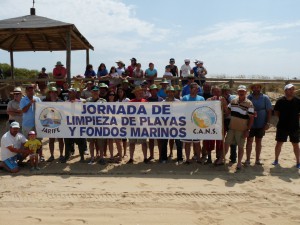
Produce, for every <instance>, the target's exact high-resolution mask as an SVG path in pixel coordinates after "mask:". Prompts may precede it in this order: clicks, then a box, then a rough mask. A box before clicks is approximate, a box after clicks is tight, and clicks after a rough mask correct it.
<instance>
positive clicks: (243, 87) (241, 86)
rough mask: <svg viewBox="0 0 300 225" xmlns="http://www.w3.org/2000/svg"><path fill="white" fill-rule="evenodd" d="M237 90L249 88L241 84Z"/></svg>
mask: <svg viewBox="0 0 300 225" xmlns="http://www.w3.org/2000/svg"><path fill="white" fill-rule="evenodd" d="M237 90H238V91H247V88H246V86H245V85H239V86H238V89H237Z"/></svg>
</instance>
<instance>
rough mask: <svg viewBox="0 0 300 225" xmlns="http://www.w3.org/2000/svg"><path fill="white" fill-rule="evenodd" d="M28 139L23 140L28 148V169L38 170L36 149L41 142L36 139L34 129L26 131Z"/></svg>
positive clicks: (39, 146)
mask: <svg viewBox="0 0 300 225" xmlns="http://www.w3.org/2000/svg"><path fill="white" fill-rule="evenodd" d="M28 139H29V140H28V141H26V142H25V144H24V147H25V148H26V149H29V150H30V154H29V157H30V164H31V169H30V171H34V170H35V169H36V170H40V168H39V167H38V162H39V160H38V152H37V151H38V150H39V149H40V148H41V147H42V143H41V142H40V141H39V140H38V139H36V135H35V132H34V131H29V133H28Z"/></svg>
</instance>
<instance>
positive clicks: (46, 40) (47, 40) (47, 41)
mask: <svg viewBox="0 0 300 225" xmlns="http://www.w3.org/2000/svg"><path fill="white" fill-rule="evenodd" d="M42 37H43V39H44V41H45V42H46V43H47V46H48V49H49V51H52V48H51V44H50V42H49V39H48V37H47V35H46V34H42Z"/></svg>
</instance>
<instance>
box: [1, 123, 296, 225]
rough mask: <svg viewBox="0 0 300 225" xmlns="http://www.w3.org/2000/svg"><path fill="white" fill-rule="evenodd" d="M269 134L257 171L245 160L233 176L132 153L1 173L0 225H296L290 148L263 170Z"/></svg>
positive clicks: (270, 149) (230, 169) (269, 157)
mask: <svg viewBox="0 0 300 225" xmlns="http://www.w3.org/2000/svg"><path fill="white" fill-rule="evenodd" d="M274 135H275V128H271V129H270V130H269V131H268V132H267V134H266V136H265V138H264V141H263V150H262V157H261V158H262V162H263V163H264V165H263V166H257V165H254V159H252V164H251V166H249V167H243V169H242V170H241V171H240V172H237V173H236V172H235V167H236V165H235V164H234V165H229V164H227V165H226V166H220V167H214V166H213V165H199V164H197V163H193V164H191V165H184V164H183V165H175V161H171V162H169V163H167V164H159V163H158V162H154V163H152V164H144V163H142V151H141V147H140V146H137V149H136V154H135V160H136V163H135V164H134V165H126V164H125V161H127V159H125V160H124V162H123V163H122V164H107V165H104V166H103V165H99V164H95V165H88V163H79V162H78V161H79V156H77V153H78V150H77V149H76V154H75V156H74V157H73V158H72V159H71V161H69V162H68V163H67V164H62V163H60V162H59V161H58V159H56V160H55V161H53V162H52V163H48V162H45V163H41V165H40V166H41V168H42V169H41V170H40V171H37V172H30V171H29V168H30V167H29V165H26V166H25V167H24V168H22V170H21V171H20V172H19V173H18V174H16V175H10V174H8V173H7V172H5V171H3V170H1V171H0V184H1V185H0V187H1V190H0V199H1V201H0V217H1V223H0V224H10V225H14V224H16V225H20V224H23V225H29V224H30V225H31V224H72V225H75V224H122V225H125V224H128V225H132V224H149V225H150V224H166V225H167V224H178V225H179V224H299V223H300V214H299V212H300V205H299V201H300V190H299V187H300V179H299V170H298V169H296V168H295V159H294V154H293V151H292V147H291V144H290V143H286V144H285V145H284V146H283V149H282V154H281V157H280V163H281V165H280V167H276V168H275V167H274V166H272V165H271V163H272V161H273V159H274V146H275V141H274ZM44 143H45V144H44V154H45V157H46V159H47V158H48V157H49V155H50V154H49V149H48V144H47V142H46V141H44ZM56 149H58V146H57V143H56ZM174 153H175V154H176V151H175V152H174ZM56 154H57V157H58V150H57V152H56ZM214 155H215V152H213V157H215V156H214ZM156 157H158V154H156ZM253 157H254V154H252V158H253ZM227 158H228V155H227ZM88 159H89V158H88V156H87V162H88Z"/></svg>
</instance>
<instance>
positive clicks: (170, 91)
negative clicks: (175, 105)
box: [160, 86, 183, 164]
mask: <svg viewBox="0 0 300 225" xmlns="http://www.w3.org/2000/svg"><path fill="white" fill-rule="evenodd" d="M166 92H167V97H166V99H165V100H164V102H180V100H179V99H177V98H176V97H175V88H174V87H173V86H169V87H167V90H166ZM174 140H175V143H176V148H177V159H176V163H177V164H181V163H182V162H183V157H182V142H181V141H180V139H169V140H168V139H160V142H161V154H160V160H161V162H162V163H166V162H167V160H168V158H169V159H172V157H173V147H174ZM168 143H169V146H170V154H169V156H168V157H167V155H168Z"/></svg>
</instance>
